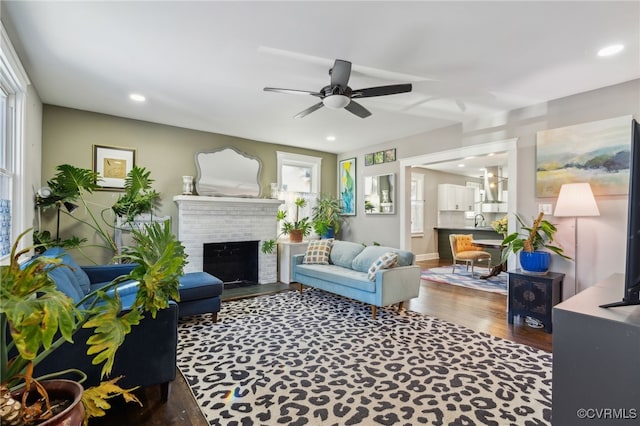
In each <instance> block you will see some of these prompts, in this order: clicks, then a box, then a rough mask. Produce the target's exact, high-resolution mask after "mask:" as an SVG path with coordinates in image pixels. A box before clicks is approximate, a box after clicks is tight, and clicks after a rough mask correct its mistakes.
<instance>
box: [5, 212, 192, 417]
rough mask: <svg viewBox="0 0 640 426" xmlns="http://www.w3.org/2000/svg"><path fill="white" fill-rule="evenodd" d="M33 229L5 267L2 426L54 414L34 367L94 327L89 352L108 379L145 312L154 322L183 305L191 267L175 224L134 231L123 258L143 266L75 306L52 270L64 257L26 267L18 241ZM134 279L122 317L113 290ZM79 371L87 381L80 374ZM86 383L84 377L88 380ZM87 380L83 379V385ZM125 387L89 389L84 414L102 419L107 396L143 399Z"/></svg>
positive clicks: (106, 384)
mask: <svg viewBox="0 0 640 426" xmlns="http://www.w3.org/2000/svg"><path fill="white" fill-rule="evenodd" d="M27 233H28V231H26V232H24V233H23V234H21V235H20V236H19V237H18V239H17V240H16V242H15V243H14V245H13V249H12V252H11V259H10V264H9V265H3V266H1V267H0V271H1V278H2V286H0V378H1V380H2V382H1V384H0V413H2V417H1V419H2V422H1V423H2V424H3V425H4V424H11V425H13V424H16V425H20V424H24V423H21V421H23V420H25V419H26V418H30V419H47V418H49V417H51V416H52V413H51V411H50V409H49V408H50V404H49V397H48V394H47V392H46V390H45V388H44V387H43V386H42V385H41V384H40V380H42V379H43V378H34V377H33V376H32V373H33V369H34V367H35V366H36V365H37V364H38V363H40V362H41V361H42V360H44V359H45V358H47V357H48V356H50V355H51V354H53V353H54V352H55V351H56V349H57V348H59V347H60V346H62V345H63V344H65V343H67V342H69V343H73V336H74V334H75V333H76V332H78V331H79V330H80V329H82V328H88V329H93V330H94V331H93V335H92V337H91V338H89V339H88V340H87V346H88V347H87V354H89V355H95V357H94V359H93V363H94V364H100V363H104V364H103V366H102V378H105V377H106V376H108V375H109V374H110V372H111V368H112V366H113V363H114V359H115V355H116V352H117V349H118V348H119V347H120V345H121V344H122V343H123V341H124V339H125V336H126V335H127V334H128V333H129V332H130V331H131V327H132V326H135V325H137V324H138V323H139V322H140V320H141V319H142V318H143V317H144V315H145V314H147V313H148V314H151V316H152V317H153V318H155V316H156V313H157V312H158V310H160V309H164V308H166V307H167V306H168V304H169V301H170V300H179V293H178V285H179V277H180V276H181V275H182V274H183V268H184V265H185V263H186V261H185V259H186V256H185V253H184V247H183V246H182V245H181V244H180V242H179V241H178V240H177V238H176V237H175V236H174V235H173V234H171V229H170V224H169V222H168V221H167V222H165V223H164V224H160V223H153V224H151V225H148V226H145V229H144V230H143V231H135V230H134V231H133V237H134V241H135V246H132V247H125V248H124V249H123V252H122V254H121V255H119V256H118V257H119V258H120V259H122V260H123V261H125V262H127V263H134V264H136V265H137V266H136V267H134V268H133V270H132V271H131V272H130V273H129V274H127V275H122V276H120V277H118V278H116V279H115V280H113V281H112V282H110V283H109V284H107V285H105V286H104V287H102V288H100V289H98V290H94V291H92V292H90V293H88V294H87V295H86V296H85V297H84V298H82V300H80V301H78V302H77V303H74V301H73V300H72V299H71V298H70V297H69V296H67V295H66V294H64V293H63V292H62V291H60V290H59V289H58V288H57V287H56V285H55V282H54V281H53V280H52V279H51V278H50V277H49V275H48V272H50V271H51V270H53V269H56V268H67V267H68V266H66V265H65V264H63V263H61V259H59V258H52V257H45V256H40V257H35V258H33V259H32V260H30V261H28V262H25V263H23V264H20V263H19V260H20V258H21V256H23V255H25V254H27V253H28V251H29V249H24V250H22V251H19V252H18V251H17V247H18V243H19V241H20V239H21V238H22V237H24V236H25V235H26V234H27ZM128 280H133V281H138V282H139V283H140V284H139V286H138V289H137V295H136V298H135V301H134V302H133V305H132V306H131V308H130V310H129V311H126V312H122V303H121V301H120V297H119V296H118V294H117V292H109V290H111V289H114V288H115V287H117V286H118V285H119V284H120V283H122V282H124V281H128ZM75 372H76V373H77V374H78V375H79V376H80V377H82V376H85V375H84V373H82V372H81V371H79V370H75ZM67 373H68V371H65V372H59V373H54V374H49V375H47V377H46V378H47V379H49V378H51V377H57V376H59V375H63V374H67ZM85 377H86V376H85ZM82 380H83V379H81V381H82ZM21 388H23V389H25V390H26V392H25V397H24V398H20V397H17V396H11V394H10V392H14V391H18V390H20V389H21ZM130 391H131V389H129V390H127V389H122V388H120V387H118V386H117V385H116V384H115V380H111V381H107V382H102V383H101V384H100V385H99V386H96V387H92V388H89V389H87V390H85V391H84V393H83V396H82V401H83V406H84V408H85V411H86V416H87V418H88V417H91V416H100V415H104V409H105V408H108V407H109V403H108V402H107V399H108V398H111V397H113V396H115V395H123V396H124V397H125V399H126V400H127V401H136V402H138V403H139V401H138V400H137V399H136V398H135V396H134V395H132V394H131V393H130ZM26 394H31V395H35V396H36V397H37V399H36V401H35V402H33V401H32V400H31V399H29V400H27V398H26Z"/></svg>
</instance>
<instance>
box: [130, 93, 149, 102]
mask: <svg viewBox="0 0 640 426" xmlns="http://www.w3.org/2000/svg"><path fill="white" fill-rule="evenodd" d="M129 99H131V100H132V101H135V102H144V101H146V100H147V98H145V97H144V96H143V95H141V94H139V93H132V94H130V95H129Z"/></svg>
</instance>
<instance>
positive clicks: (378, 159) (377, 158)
mask: <svg viewBox="0 0 640 426" xmlns="http://www.w3.org/2000/svg"><path fill="white" fill-rule="evenodd" d="M373 161H374V163H376V164H382V163H384V151H378V152H376V153H375V154H374V158H373Z"/></svg>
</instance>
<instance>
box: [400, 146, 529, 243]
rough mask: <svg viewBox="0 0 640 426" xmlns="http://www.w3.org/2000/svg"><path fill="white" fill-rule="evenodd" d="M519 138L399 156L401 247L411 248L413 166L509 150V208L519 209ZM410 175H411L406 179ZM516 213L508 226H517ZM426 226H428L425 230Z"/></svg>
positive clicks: (511, 210)
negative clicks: (411, 177) (410, 155)
mask: <svg viewBox="0 0 640 426" xmlns="http://www.w3.org/2000/svg"><path fill="white" fill-rule="evenodd" d="M517 141H518V138H511V139H505V140H502V141H496V142H488V143H483V144H477V145H470V146H463V147H460V148H454V149H450V150H446V151H439V152H435V153H432V154H424V155H418V156H415V157H408V158H403V159H401V160H400V173H399V175H400V176H399V178H400V181H399V188H400V191H399V192H400V210H399V212H400V213H401V214H400V247H401V248H402V249H404V250H411V227H410V226H407V225H408V224H410V223H411V208H410V205H408V202H410V201H409V197H408V195H407V194H408V191H409V190H408V187H407V181H409V182H411V180H410V176H411V167H412V166H418V165H424V164H432V163H439V162H442V161H452V160H457V159H460V158H465V157H470V156H476V155H487V154H491V153H494V152H495V153H497V152H506V153H507V162H508V164H507V170H508V176H509V187H508V188H507V191H508V194H509V197H508V200H507V211H508V212H509V213H511V212H515V211H516V206H517V203H516V198H517V191H516V188H517V187H518V173H517V166H518V149H517ZM407 176H409V179H407ZM515 227H516V223H515V217H514V215H509V230H512V229H515ZM426 231H427V230H426V229H425V232H426Z"/></svg>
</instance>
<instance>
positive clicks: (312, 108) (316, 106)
mask: <svg viewBox="0 0 640 426" xmlns="http://www.w3.org/2000/svg"><path fill="white" fill-rule="evenodd" d="M323 106H324V104H323V103H322V102H318V103H317V104H315V105H311V106H310V107H309V108H307V109H305V110H304V111H300V112H299V113H298V114H296V116H295V117H294V118H302V117H304V116H307V115H309V114H311V113H312V112H313V111H315V110H318V109H320V108H322V107H323Z"/></svg>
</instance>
